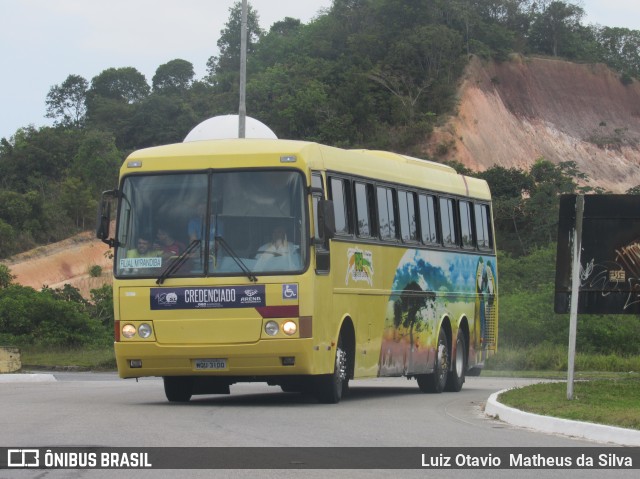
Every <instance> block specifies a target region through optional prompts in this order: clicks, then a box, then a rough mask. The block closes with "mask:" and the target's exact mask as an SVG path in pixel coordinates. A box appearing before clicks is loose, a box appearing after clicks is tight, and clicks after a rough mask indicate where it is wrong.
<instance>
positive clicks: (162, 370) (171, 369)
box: [115, 338, 335, 378]
mask: <svg viewBox="0 0 640 479" xmlns="http://www.w3.org/2000/svg"><path fill="white" fill-rule="evenodd" d="M329 352H330V353H331V354H335V353H334V352H333V351H328V350H327V348H317V347H316V348H314V346H313V340H312V339H310V338H309V339H283V340H277V339H274V340H262V341H258V342H256V343H250V344H233V345H213V346H200V345H192V344H190V345H164V344H163V345H161V344H158V343H156V342H116V343H115V355H116V362H117V365H118V374H119V375H120V377H121V378H138V377H146V376H218V377H252V376H254V377H270V376H290V375H309V374H326V373H329V372H331V371H322V370H318V365H319V364H327V363H329V364H331V363H332V361H331V360H329V361H327V359H330V358H329V357H326V358H325V357H324V356H325V355H326V353H329ZM314 355H315V356H314ZM320 355H322V357H320ZM314 359H315V360H316V361H315V366H314Z"/></svg>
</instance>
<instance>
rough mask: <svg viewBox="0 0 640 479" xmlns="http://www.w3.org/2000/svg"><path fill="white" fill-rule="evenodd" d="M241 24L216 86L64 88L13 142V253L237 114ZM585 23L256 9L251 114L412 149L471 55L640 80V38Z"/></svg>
mask: <svg viewBox="0 0 640 479" xmlns="http://www.w3.org/2000/svg"><path fill="white" fill-rule="evenodd" d="M240 16H241V15H240V3H239V2H238V3H236V4H235V5H234V6H233V7H232V8H231V9H230V16H229V19H228V22H227V24H226V27H225V29H224V30H223V31H222V32H221V35H220V38H219V41H218V47H219V53H218V55H215V56H212V57H211V58H210V59H209V61H208V63H207V74H206V75H205V77H204V78H201V79H196V78H195V74H194V68H193V65H192V64H191V63H189V62H188V61H185V60H182V59H175V60H172V61H169V62H168V63H166V64H163V65H160V66H158V68H157V70H156V73H155V75H154V76H153V78H152V79H151V84H149V82H148V79H146V78H145V77H144V76H143V75H142V74H141V73H140V72H139V71H138V70H136V68H134V67H125V68H108V69H106V70H104V71H103V72H101V73H99V74H97V75H96V76H95V77H93V78H92V79H91V80H90V81H89V80H87V79H85V78H82V77H81V76H78V75H75V74H70V75H69V76H68V77H67V78H66V79H64V80H63V81H62V82H61V83H60V84H57V85H53V86H52V87H51V89H50V91H49V94H48V95H47V98H46V112H47V116H49V117H50V118H52V119H53V121H54V126H53V127H42V128H35V127H32V126H28V127H24V128H21V129H19V130H18V131H17V132H16V133H15V134H14V135H13V136H12V137H11V138H9V139H6V138H2V139H1V140H0V258H2V257H7V256H9V255H12V254H14V253H16V252H18V251H23V250H26V249H29V248H31V247H33V246H35V245H36V244H42V243H49V242H53V241H58V240H60V239H63V238H65V237H67V236H69V235H71V234H73V233H75V232H77V231H78V230H81V229H87V228H90V227H92V226H93V221H94V214H95V206H96V204H95V203H96V199H97V198H98V196H99V194H100V192H101V191H102V190H105V189H109V188H111V187H113V186H114V185H115V183H116V178H117V169H118V166H119V164H120V163H121V161H122V159H123V158H124V157H125V156H126V155H127V154H128V153H129V152H130V151H131V150H133V149H137V148H142V147H147V146H152V145H157V144H163V143H170V142H176V141H181V140H182V139H183V138H184V136H185V135H186V133H188V131H189V130H190V129H191V128H192V127H193V126H195V125H196V124H198V123H199V122H200V121H202V120H204V119H206V118H209V117H211V116H215V115H218V114H228V113H234V112H235V111H237V106H238V101H237V99H238V76H239V73H238V71H239V68H238V66H239V56H240V54H239V37H240V35H239V32H240ZM583 17H584V11H583V10H582V8H581V7H579V6H578V5H575V4H572V3H570V2H561V1H549V0H543V1H532V0H409V1H407V0H402V1H399V0H335V1H334V3H333V5H332V7H331V8H330V9H329V10H328V11H327V12H326V13H324V14H322V15H320V16H319V17H317V18H316V19H315V20H314V21H312V22H310V23H309V24H302V23H301V22H300V21H299V20H296V19H293V18H285V19H283V20H282V21H279V22H276V23H275V24H273V25H272V26H271V28H270V29H269V31H264V30H262V28H261V27H260V25H259V17H258V12H256V11H255V10H253V9H252V8H250V9H249V22H248V30H249V33H250V36H249V51H248V67H247V68H248V84H247V110H248V112H249V114H250V115H251V116H253V117H255V118H257V119H259V120H261V121H262V122H264V123H265V124H267V125H269V126H270V127H271V128H272V129H273V130H274V131H275V132H276V133H277V134H278V136H279V137H281V138H293V139H307V140H315V141H319V142H322V143H327V144H331V145H338V146H346V147H366V148H383V149H392V150H395V151H400V152H407V153H413V150H414V145H416V144H417V143H419V142H421V141H423V140H424V139H425V137H426V136H427V135H428V134H429V132H430V131H431V129H432V127H433V126H434V125H435V124H436V123H437V122H438V121H440V120H441V119H442V118H443V117H445V116H446V115H447V114H448V113H450V112H451V110H452V107H453V105H454V93H455V89H456V85H457V82H458V79H459V76H460V74H461V72H462V70H463V68H464V66H465V64H466V62H467V59H468V58H469V55H470V54H473V55H478V56H481V57H484V58H496V59H498V60H501V59H504V58H506V56H507V55H508V54H509V53H510V52H518V53H523V54H543V55H555V56H561V57H563V58H566V59H570V60H574V61H584V62H606V63H607V64H608V65H610V66H611V67H612V68H614V69H615V70H617V71H618V72H620V75H621V78H622V80H623V81H625V82H626V81H633V78H634V77H635V78H638V77H640V32H639V31H632V30H627V29H621V28H609V27H602V26H594V25H590V26H585V25H583V24H582V23H581V21H582V18H583ZM510 173H511V172H510ZM513 174H515V175H518V172H514V173H513ZM502 187H504V185H502ZM535 207H536V205H533V204H532V205H531V207H530V208H535ZM541 211H542V210H541ZM521 212H522V213H523V214H525V215H526V214H527V212H525V211H521ZM503 213H504V214H505V215H506V216H508V215H509V214H514V211H511V213H509V212H507V211H504V212H503ZM517 213H520V212H517ZM529 218H532V219H536V218H539V215H529ZM549 221H551V220H549ZM526 227H527V226H525V228H526ZM528 228H529V229H530V230H532V231H537V229H536V228H535V225H528ZM521 231H522V230H521ZM500 237H501V244H502V245H504V246H503V247H505V248H507V250H510V249H511V246H512V245H511V242H509V243H507V242H504V241H502V235H500ZM535 241H536V243H537V241H538V240H535ZM517 247H518V248H519V249H521V250H522V249H524V250H526V248H522V246H521V245H517Z"/></svg>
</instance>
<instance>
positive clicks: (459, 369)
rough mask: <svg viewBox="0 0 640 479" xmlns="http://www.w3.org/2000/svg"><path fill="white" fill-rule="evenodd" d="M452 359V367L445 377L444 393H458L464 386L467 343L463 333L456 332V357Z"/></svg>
mask: <svg viewBox="0 0 640 479" xmlns="http://www.w3.org/2000/svg"><path fill="white" fill-rule="evenodd" d="M452 359H453V367H452V368H451V372H450V373H449V376H448V377H447V385H446V386H445V390H446V391H452V392H456V393H457V392H458V391H460V390H461V389H462V385H463V384H464V379H465V372H466V370H467V343H466V341H465V340H464V333H463V332H462V331H461V330H458V336H457V338H456V355H455V357H454V358H452Z"/></svg>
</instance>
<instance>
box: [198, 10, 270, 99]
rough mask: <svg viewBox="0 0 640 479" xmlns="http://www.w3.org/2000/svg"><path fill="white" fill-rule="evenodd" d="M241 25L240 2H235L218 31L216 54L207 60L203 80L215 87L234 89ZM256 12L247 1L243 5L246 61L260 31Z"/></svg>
mask: <svg viewBox="0 0 640 479" xmlns="http://www.w3.org/2000/svg"><path fill="white" fill-rule="evenodd" d="M241 28H242V2H236V3H234V4H233V6H232V7H231V8H229V19H228V20H227V23H226V24H225V27H224V28H223V29H222V30H221V31H220V38H219V39H218V49H219V50H220V54H219V55H218V56H212V57H210V58H209V60H208V61H207V77H206V79H207V81H208V82H209V83H211V84H212V85H214V86H216V87H217V88H218V89H219V91H222V92H228V91H233V90H237V83H238V78H239V75H240V32H241ZM263 33H264V32H263V31H262V29H261V28H260V23H259V17H258V13H257V12H256V11H255V10H254V8H253V7H252V6H251V4H249V5H248V6H247V64H248V63H249V58H250V57H251V56H252V55H253V53H254V52H255V50H256V47H257V44H258V42H259V40H260V38H261V37H262V35H263Z"/></svg>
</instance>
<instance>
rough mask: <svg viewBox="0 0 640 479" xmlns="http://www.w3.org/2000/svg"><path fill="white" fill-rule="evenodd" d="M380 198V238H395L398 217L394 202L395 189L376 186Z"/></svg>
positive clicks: (378, 198)
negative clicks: (396, 216)
mask: <svg viewBox="0 0 640 479" xmlns="http://www.w3.org/2000/svg"><path fill="white" fill-rule="evenodd" d="M376 193H377V200H378V225H379V229H380V239H383V240H395V239H396V237H397V235H396V218H395V208H394V202H393V190H392V189H391V188H386V187H383V186H378V187H377V188H376Z"/></svg>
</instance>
